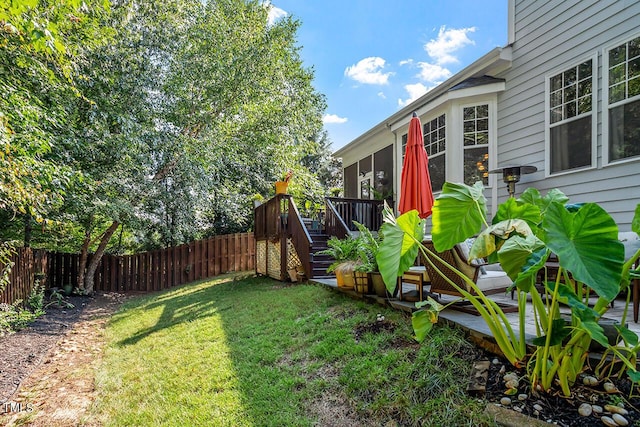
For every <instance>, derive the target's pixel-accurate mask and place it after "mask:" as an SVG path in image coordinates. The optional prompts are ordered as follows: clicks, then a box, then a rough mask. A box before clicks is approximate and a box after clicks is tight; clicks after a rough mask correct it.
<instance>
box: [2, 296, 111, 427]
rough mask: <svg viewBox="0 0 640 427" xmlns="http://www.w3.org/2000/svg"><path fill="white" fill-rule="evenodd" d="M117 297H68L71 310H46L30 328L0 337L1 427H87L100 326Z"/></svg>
mask: <svg viewBox="0 0 640 427" xmlns="http://www.w3.org/2000/svg"><path fill="white" fill-rule="evenodd" d="M123 300H124V296H123V295H121V294H114V293H110V294H97V295H95V296H94V297H70V299H69V302H71V303H72V304H73V305H74V307H73V308H56V307H54V306H52V307H49V308H48V309H47V314H45V315H44V316H42V317H41V318H39V319H38V320H37V321H36V322H34V323H33V324H32V325H31V326H30V327H28V328H27V329H25V330H23V331H19V332H17V333H15V334H12V335H8V336H5V337H2V338H0V364H1V365H0V366H2V382H0V396H2V401H1V406H0V424H3V425H25V424H27V425H32V426H69V425H78V424H82V425H92V423H91V422H90V421H89V420H88V419H87V417H86V415H85V414H86V412H87V410H88V408H89V406H90V405H91V403H92V402H93V399H94V383H93V378H94V369H95V367H96V366H97V364H98V363H99V362H100V359H101V354H102V348H103V346H104V334H103V333H104V327H105V325H106V322H107V320H108V319H109V317H110V316H111V315H112V314H113V313H114V312H115V311H116V309H117V308H118V307H119V306H120V304H121V303H122V301H123Z"/></svg>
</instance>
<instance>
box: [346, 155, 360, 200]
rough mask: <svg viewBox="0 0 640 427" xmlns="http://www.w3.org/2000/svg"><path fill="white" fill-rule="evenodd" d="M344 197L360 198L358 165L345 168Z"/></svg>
mask: <svg viewBox="0 0 640 427" xmlns="http://www.w3.org/2000/svg"><path fill="white" fill-rule="evenodd" d="M344 197H347V198H354V199H357V198H358V164H357V163H354V164H352V165H349V166H347V167H346V168H344Z"/></svg>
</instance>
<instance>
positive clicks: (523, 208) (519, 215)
mask: <svg viewBox="0 0 640 427" xmlns="http://www.w3.org/2000/svg"><path fill="white" fill-rule="evenodd" d="M529 199H532V202H533V197H530V198H529ZM532 202H524V201H521V199H518V201H516V199H514V198H512V197H510V198H508V199H507V201H506V202H504V203H502V204H501V205H500V206H498V212H497V213H496V215H495V216H494V217H493V221H492V223H493V224H497V223H499V222H502V221H505V220H508V219H520V220H523V221H526V222H527V224H529V227H530V228H533V229H535V228H537V227H538V224H540V220H541V216H540V208H539V207H538V206H537V205H536V204H534V203H532Z"/></svg>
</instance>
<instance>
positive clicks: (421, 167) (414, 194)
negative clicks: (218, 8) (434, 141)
mask: <svg viewBox="0 0 640 427" xmlns="http://www.w3.org/2000/svg"><path fill="white" fill-rule="evenodd" d="M432 207H433V190H432V189H431V178H430V177H429V159H428V158H427V152H426V151H425V149H424V141H423V139H422V125H421V124H420V119H419V118H418V115H417V114H416V113H415V112H414V113H413V117H412V118H411V122H409V134H408V135H407V148H406V152H405V156H404V163H403V164H402V177H401V180H400V205H399V206H398V210H399V211H400V213H405V212H408V211H410V210H413V209H415V210H417V211H418V215H419V216H420V218H426V217H428V216H429V215H431V208H432Z"/></svg>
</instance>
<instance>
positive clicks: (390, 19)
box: [271, 0, 507, 150]
mask: <svg viewBox="0 0 640 427" xmlns="http://www.w3.org/2000/svg"><path fill="white" fill-rule="evenodd" d="M271 7H272V8H271V17H272V18H274V19H277V17H279V16H283V15H292V16H293V17H295V18H296V19H298V20H299V21H300V22H301V26H300V28H299V30H298V37H297V39H298V45H299V46H300V47H301V51H300V54H301V56H302V59H303V61H304V63H305V66H306V67H312V68H313V70H314V74H315V80H314V85H315V88H316V89H317V90H318V91H319V92H320V93H323V94H324V95H325V96H326V97H327V104H328V107H327V111H326V115H325V117H324V123H325V125H324V126H325V129H326V130H327V131H328V132H329V138H330V139H331V141H332V143H333V144H332V148H333V149H334V150H335V149H338V148H340V147H342V146H344V145H345V144H347V143H348V142H350V141H351V140H353V139H354V138H356V137H358V136H359V135H361V134H362V133H364V132H366V131H367V130H369V129H370V128H372V127H373V126H375V125H377V124H378V123H380V122H381V121H383V120H384V119H385V118H386V117H388V116H389V115H391V114H393V113H395V112H396V111H398V109H400V108H402V107H403V106H405V105H407V103H408V102H410V101H411V100H412V99H416V98H417V97H419V96H420V95H422V94H424V93H425V92H426V91H428V90H429V89H431V88H433V87H435V86H436V85H437V84H438V83H441V82H443V81H445V80H447V78H449V77H451V75H453V74H455V73H456V72H458V71H460V70H461V69H463V68H464V67H466V66H467V65H469V64H471V63H472V62H473V61H475V60H476V59H478V58H480V57H481V56H483V55H484V54H486V53H487V52H489V51H490V50H492V49H493V48H495V47H502V46H504V45H505V44H506V42H507V0H484V1H478V0H413V1H406V0H395V1H389V0H271Z"/></svg>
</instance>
